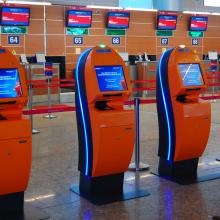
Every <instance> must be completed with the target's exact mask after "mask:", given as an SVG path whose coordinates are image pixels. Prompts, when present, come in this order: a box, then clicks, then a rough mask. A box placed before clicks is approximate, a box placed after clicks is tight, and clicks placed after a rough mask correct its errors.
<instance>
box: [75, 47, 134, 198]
mask: <svg viewBox="0 0 220 220" xmlns="http://www.w3.org/2000/svg"><path fill="white" fill-rule="evenodd" d="M76 84H77V91H76V116H77V127H78V141H79V171H80V184H79V190H80V192H81V193H84V195H85V193H87V194H100V193H103V194H105V193H115V192H117V193H121V192H122V191H123V179H124V172H125V171H127V169H128V166H129V163H130V161H131V157H132V153H133V147H134V142H135V114H134V110H126V109H124V102H125V100H127V99H128V98H129V96H130V95H131V85H130V79H129V75H128V72H127V69H126V66H125V63H124V62H123V60H122V59H121V57H120V56H119V55H118V54H117V53H116V52H115V51H114V50H113V49H111V48H109V47H105V48H101V47H95V48H92V49H88V50H87V51H85V52H84V53H83V54H82V55H81V56H80V58H79V60H78V64H77V67H76Z"/></svg>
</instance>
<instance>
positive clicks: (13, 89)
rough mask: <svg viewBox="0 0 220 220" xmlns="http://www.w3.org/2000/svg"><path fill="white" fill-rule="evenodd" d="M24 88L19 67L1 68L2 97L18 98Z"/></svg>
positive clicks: (0, 94)
mask: <svg viewBox="0 0 220 220" xmlns="http://www.w3.org/2000/svg"><path fill="white" fill-rule="evenodd" d="M21 96H22V88H21V83H20V78H19V74H18V69H0V98H18V97H21Z"/></svg>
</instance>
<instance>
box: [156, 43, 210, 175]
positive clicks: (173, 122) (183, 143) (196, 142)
mask: <svg viewBox="0 0 220 220" xmlns="http://www.w3.org/2000/svg"><path fill="white" fill-rule="evenodd" d="M207 87H208V82H207V79H206V75H205V70H204V68H203V64H202V63H201V61H200V59H199V57H198V56H197V55H196V54H195V53H194V51H192V50H191V49H189V48H181V47H177V48H174V49H170V50H168V51H166V52H165V53H164V54H163V55H162V57H161V60H160V63H159V67H158V73H157V112H158V123H159V157H160V163H159V174H161V175H163V176H169V177H184V178H185V177H186V178H196V175H197V165H198V159H199V157H200V156H202V154H203V152H204V150H205V147H206V144H207V142H208V138H209V132H210V121H211V120H210V118H211V108H210V103H209V102H206V101H204V100H201V99H200V95H201V94H203V93H204V92H205V91H206V90H207Z"/></svg>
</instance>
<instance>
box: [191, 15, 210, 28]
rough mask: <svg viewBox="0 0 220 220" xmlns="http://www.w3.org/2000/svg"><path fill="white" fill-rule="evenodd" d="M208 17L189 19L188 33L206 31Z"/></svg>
mask: <svg viewBox="0 0 220 220" xmlns="http://www.w3.org/2000/svg"><path fill="white" fill-rule="evenodd" d="M207 25H208V17H201V16H192V17H191V19H190V27H189V29H190V31H206V30H207Z"/></svg>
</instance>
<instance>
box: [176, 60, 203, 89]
mask: <svg viewBox="0 0 220 220" xmlns="http://www.w3.org/2000/svg"><path fill="white" fill-rule="evenodd" d="M178 68H179V71H180V74H181V77H182V81H183V85H184V86H202V85H204V80H203V77H202V71H201V68H200V65H199V64H198V63H189V64H188V63H187V64H185V63H184V64H178Z"/></svg>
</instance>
